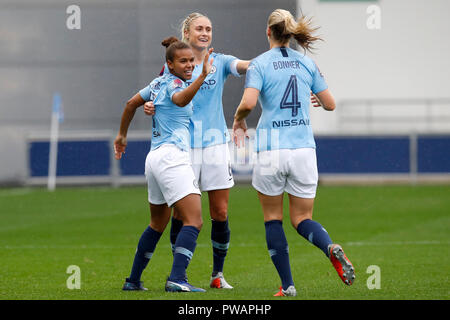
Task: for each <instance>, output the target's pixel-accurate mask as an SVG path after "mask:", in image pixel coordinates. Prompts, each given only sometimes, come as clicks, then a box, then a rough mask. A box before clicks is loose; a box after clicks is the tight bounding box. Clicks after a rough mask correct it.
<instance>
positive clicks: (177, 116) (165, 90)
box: [139, 73, 193, 151]
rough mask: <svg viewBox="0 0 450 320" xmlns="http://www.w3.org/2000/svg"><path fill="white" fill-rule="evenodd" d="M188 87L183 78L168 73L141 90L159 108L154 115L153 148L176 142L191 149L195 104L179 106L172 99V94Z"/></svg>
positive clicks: (145, 98)
mask: <svg viewBox="0 0 450 320" xmlns="http://www.w3.org/2000/svg"><path fill="white" fill-rule="evenodd" d="M186 87H187V85H186V83H185V82H184V81H183V80H181V79H180V78H178V77H176V76H174V75H172V74H171V73H168V74H165V75H163V76H161V77H158V78H156V79H154V80H153V81H152V82H151V83H150V84H149V85H148V86H147V87H145V88H143V89H142V90H140V91H139V94H140V95H141V97H142V99H144V100H145V101H153V103H154V105H155V108H156V109H157V112H156V113H155V115H154V116H153V128H152V144H151V150H155V149H157V148H159V147H160V146H161V145H163V144H174V145H176V146H177V147H178V148H180V149H181V150H183V151H188V150H189V149H190V134H189V124H190V119H191V117H192V109H193V108H192V107H193V104H192V102H190V103H189V104H188V105H186V106H184V107H179V106H177V105H176V104H175V103H173V101H172V96H173V95H174V94H175V93H176V92H179V91H181V90H183V89H184V88H186Z"/></svg>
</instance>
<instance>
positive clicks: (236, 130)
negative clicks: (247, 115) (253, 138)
mask: <svg viewBox="0 0 450 320" xmlns="http://www.w3.org/2000/svg"><path fill="white" fill-rule="evenodd" d="M245 138H247V139H248V138H249V136H248V135H247V123H246V122H245V119H244V120H240V121H237V120H234V122H233V141H234V143H235V144H236V146H237V147H238V148H240V147H244V146H245Z"/></svg>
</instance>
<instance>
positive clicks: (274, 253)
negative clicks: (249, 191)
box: [258, 192, 296, 296]
mask: <svg viewBox="0 0 450 320" xmlns="http://www.w3.org/2000/svg"><path fill="white" fill-rule="evenodd" d="M258 197H259V201H260V203H261V206H262V210H263V214H264V226H265V229H266V242H267V249H268V250H269V254H270V258H271V259H272V262H273V264H274V265H275V268H276V269H277V271H278V275H279V276H280V279H281V288H280V292H278V293H277V294H276V296H286V295H291V296H294V295H296V290H295V287H294V281H293V279H292V273H291V266H290V262H289V247H288V243H287V240H286V236H285V234H284V230H283V224H282V221H283V194H281V195H278V196H268V195H265V194H263V193H261V192H258Z"/></svg>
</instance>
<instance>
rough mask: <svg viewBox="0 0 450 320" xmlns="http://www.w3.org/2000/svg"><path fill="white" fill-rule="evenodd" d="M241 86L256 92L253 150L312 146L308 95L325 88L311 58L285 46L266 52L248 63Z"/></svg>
mask: <svg viewBox="0 0 450 320" xmlns="http://www.w3.org/2000/svg"><path fill="white" fill-rule="evenodd" d="M245 87H246V88H255V89H258V90H259V91H260V95H259V102H260V104H261V108H262V114H261V117H260V119H259V121H258V125H257V128H256V151H265V150H276V149H297V148H315V147H316V143H315V141H314V136H313V132H312V128H311V120H310V115H309V104H310V98H311V96H310V93H311V91H312V92H313V93H318V92H321V91H323V90H325V89H327V88H328V86H327V84H326V82H325V80H324V78H323V76H322V74H321V73H320V71H319V69H318V68H317V66H316V64H315V63H314V61H313V60H312V59H311V58H309V57H307V56H306V55H304V54H302V53H300V52H298V51H296V50H293V49H290V48H286V47H281V48H280V47H277V48H273V49H271V50H269V51H266V52H265V53H263V54H261V55H259V56H258V57H256V58H255V59H253V60H252V62H251V63H250V66H249V68H248V70H247V75H246V79H245Z"/></svg>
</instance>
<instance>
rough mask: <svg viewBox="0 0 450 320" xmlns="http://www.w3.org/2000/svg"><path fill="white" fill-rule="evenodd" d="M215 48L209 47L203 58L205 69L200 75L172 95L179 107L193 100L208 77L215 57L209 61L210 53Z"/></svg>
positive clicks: (173, 100)
mask: <svg viewBox="0 0 450 320" xmlns="http://www.w3.org/2000/svg"><path fill="white" fill-rule="evenodd" d="M212 51H213V48H211V49H209V51H208V53H206V55H205V59H204V60H203V69H202V73H201V74H200V76H199V77H198V78H197V79H195V81H194V82H192V83H191V84H190V85H189V86H188V87H187V88H185V89H183V90H181V91H178V92H175V93H174V94H173V95H172V102H173V103H175V104H176V105H177V106H179V107H184V106H186V105H188V104H189V102H191V100H192V99H193V98H194V96H195V94H196V93H197V91H198V90H199V89H200V87H201V86H202V84H203V81H205V79H206V77H207V76H208V74H209V73H210V71H211V68H212V63H213V60H214V59H211V60H210V61H209V62H208V60H209V55H210V54H211V53H212Z"/></svg>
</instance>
